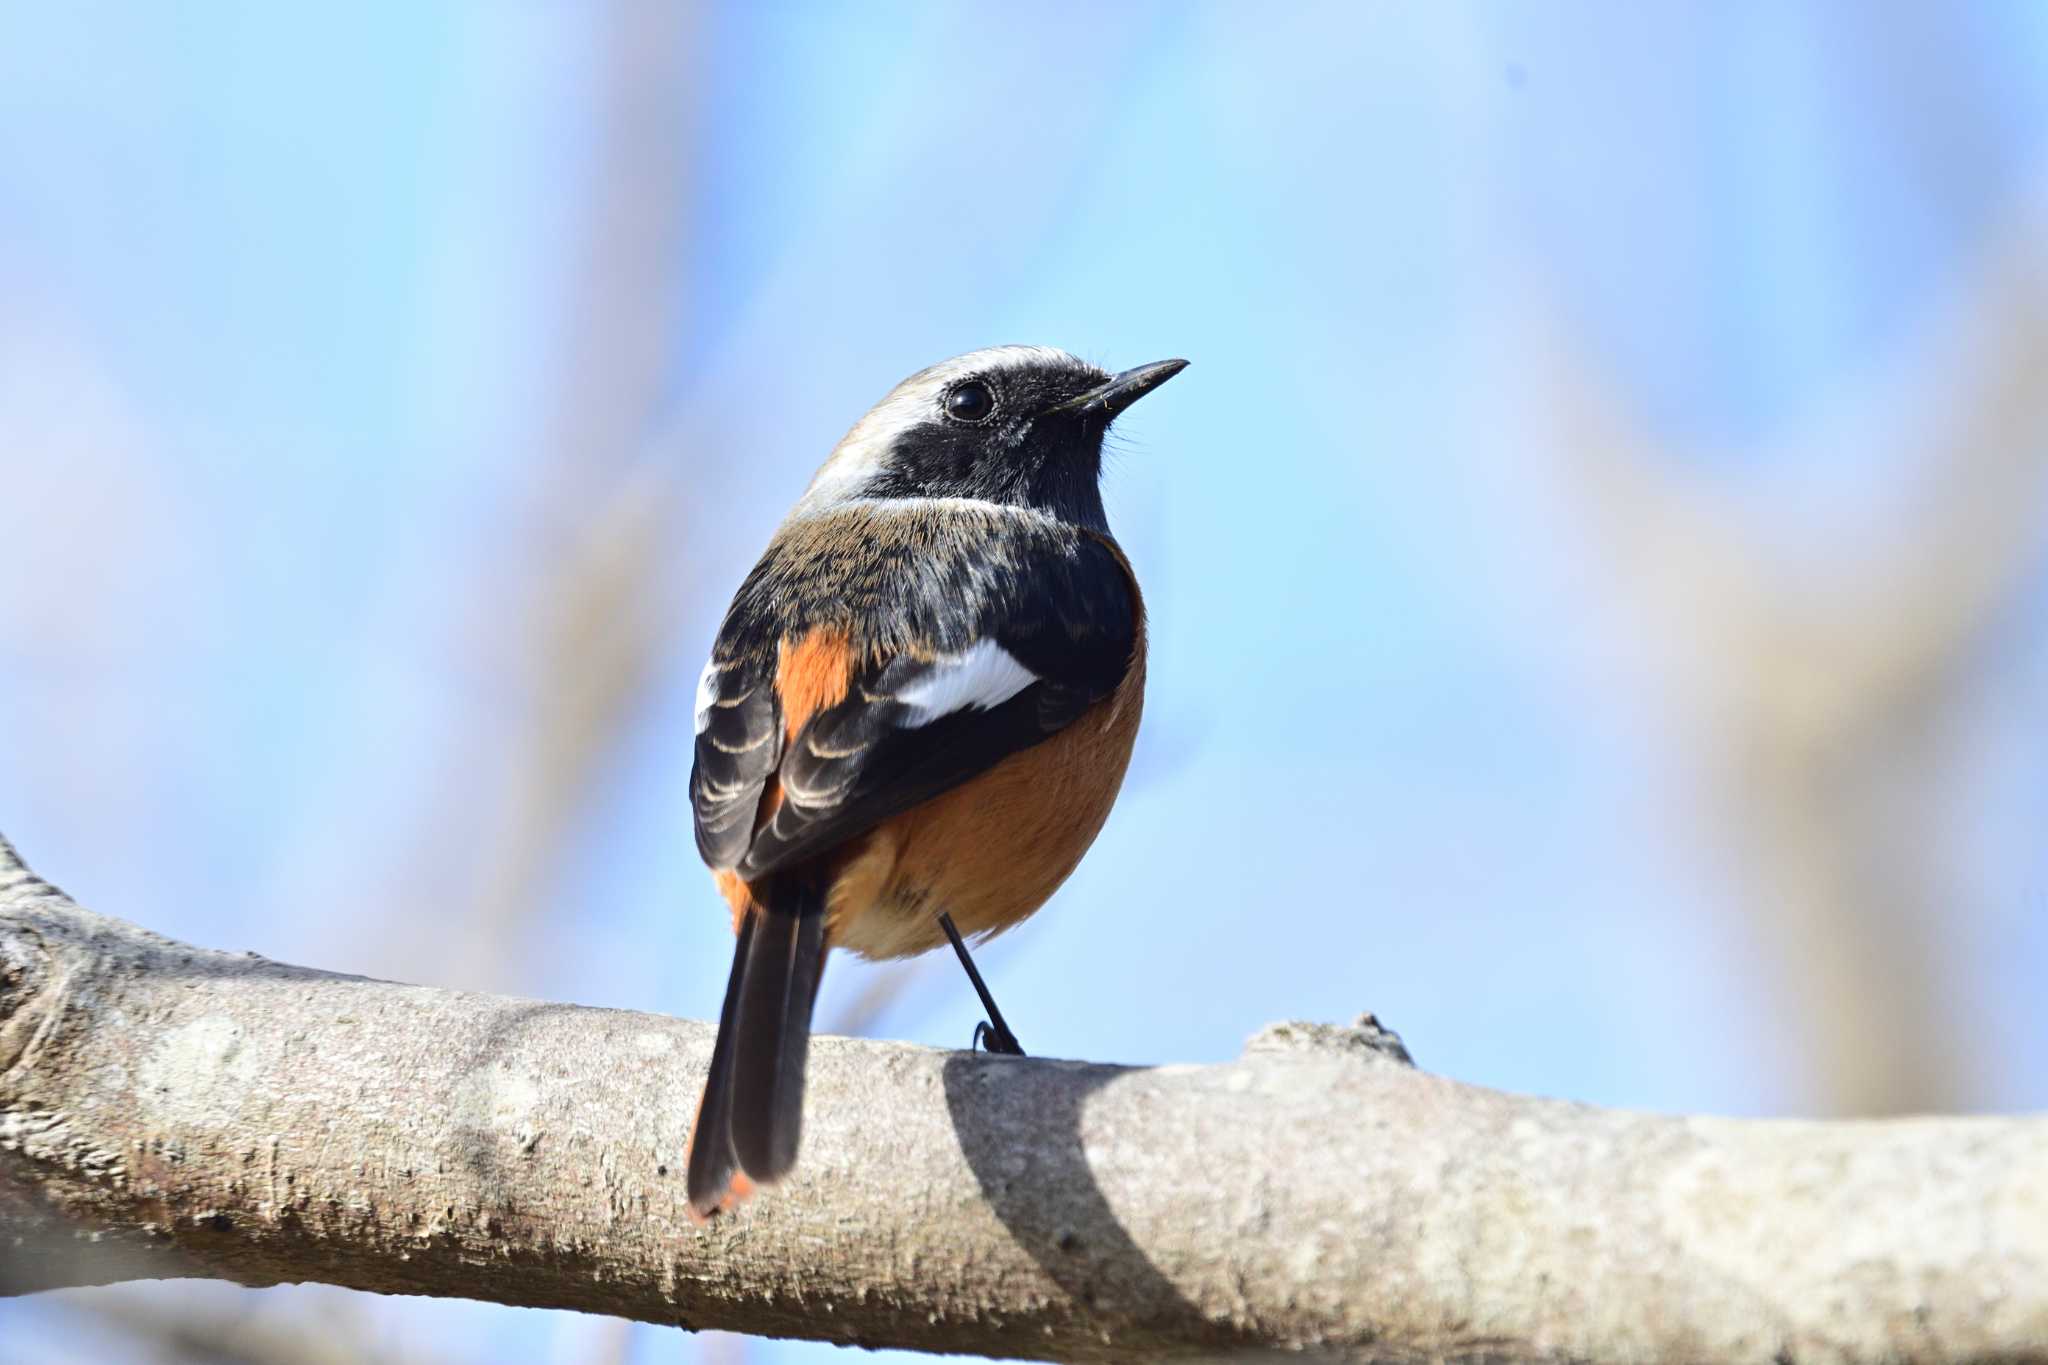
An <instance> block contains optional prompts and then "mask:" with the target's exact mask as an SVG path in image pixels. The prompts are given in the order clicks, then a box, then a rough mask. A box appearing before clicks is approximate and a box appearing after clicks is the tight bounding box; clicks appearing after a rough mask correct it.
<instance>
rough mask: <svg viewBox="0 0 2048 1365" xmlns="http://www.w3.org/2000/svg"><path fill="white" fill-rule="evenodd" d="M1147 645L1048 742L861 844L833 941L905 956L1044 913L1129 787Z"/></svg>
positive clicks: (834, 900) (837, 898) (843, 871)
mask: <svg viewBox="0 0 2048 1365" xmlns="http://www.w3.org/2000/svg"><path fill="white" fill-rule="evenodd" d="M1144 696H1145V651H1144V642H1143V639H1142V637H1141V638H1140V641H1139V644H1138V649H1137V651H1136V654H1135V656H1134V657H1133V659H1132V660H1131V667H1130V671H1129V672H1128V673H1126V674H1125V675H1124V680H1123V682H1122V683H1120V684H1119V685H1118V687H1117V690H1116V691H1115V692H1114V693H1112V694H1110V696H1108V697H1107V698H1105V699H1104V700H1102V701H1100V702H1097V703H1096V704H1095V705H1094V706H1092V707H1090V708H1089V709H1088V710H1087V711H1086V712H1085V713H1083V714H1082V716H1081V718H1080V719H1079V720H1076V721H1075V722H1074V723H1073V724H1072V725H1069V726H1068V727H1067V728H1066V729H1064V730H1062V731H1060V732H1059V733H1058V734H1056V735H1054V736H1053V737H1052V738H1051V739H1048V740H1046V741H1045V742H1044V743H1042V744H1036V745H1033V746H1032V747H1031V748H1029V749H1025V750H1023V751H1021V752H1019V753H1014V754H1011V755H1010V756H1009V757H1008V758H1006V759H1004V760H1003V761H1002V762H1000V763H998V764H996V765H995V766H994V767H993V768H990V769H989V770H988V771H987V772H986V773H983V774H982V775H981V776H979V777H977V778H975V779H974V780H972V781H971V782H967V783H963V784H962V785H960V786H958V787H955V788H954V789H953V790H952V791H949V792H946V793H944V794H943V795H940V796H936V797H934V798H932V799H931V800H930V801H927V802H925V803H924V804H923V805H920V806H914V807H912V808H911V809H910V810H907V811H905V812H904V813H903V814H901V815H898V816H896V817H894V818H893V819H890V820H888V821H885V822H884V823H883V824H881V825H879V826H877V827H876V828H874V829H873V830H870V831H869V832H868V833H867V834H865V835H863V836H861V838H860V839H858V840H856V841H855V842H854V843H853V845H851V846H850V847H849V848H848V849H847V853H846V858H845V861H844V862H842V863H841V864H840V867H839V871H838V875H837V876H836V877H835V878H834V880H833V887H832V893H831V900H830V915H829V918H828V919H827V921H826V926H827V928H826V932H827V935H828V941H829V942H831V943H832V944H833V945H834V946H835V947H841V948H850V949H852V950H853V951H854V952H856V953H859V954H860V955H861V956H862V957H878V958H879V957H906V956H909V955H910V954H912V953H921V952H924V951H926V950H927V949H930V948H936V947H938V946H939V944H941V943H943V942H945V937H944V935H943V933H942V932H941V931H940V929H939V924H938V914H939V912H940V911H941V910H945V911H950V912H951V913H952V916H953V923H954V924H955V925H956V926H958V928H959V929H960V932H961V933H963V934H993V933H998V932H1000V931H1002V930H1004V929H1007V928H1009V927H1010V926H1011V925H1013V924H1016V923H1017V922H1018V921H1020V920H1022V919H1024V918H1025V917H1026V916H1027V915H1029V914H1030V913H1031V912H1032V911H1034V910H1036V909H1037V908H1038V907H1039V906H1041V905H1043V904H1045V902H1046V901H1047V899H1049V898H1050V897H1051V895H1052V893H1053V892H1055V891H1057V890H1058V889H1059V886H1060V883H1061V882H1064V881H1065V880H1066V879H1067V877H1068V876H1069V875H1070V874H1071V873H1072V872H1073V870H1074V869H1075V868H1076V867H1077V866H1079V865H1080V862H1081V856H1082V855H1083V854H1085V853H1086V852H1087V851H1088V846H1089V845H1090V844H1092V843H1094V842H1095V836H1096V835H1097V834H1098V833H1099V832H1101V829H1102V823H1103V821H1105V820H1107V819H1108V818H1109V808H1110V807H1111V806H1112V805H1114V804H1115V803H1116V795H1117V791H1118V789H1119V788H1121V787H1122V786H1123V780H1124V769H1125V768H1126V767H1128V766H1129V764H1130V759H1131V745H1132V744H1133V743H1134V742H1135V741H1136V739H1137V736H1138V717H1139V713H1140V711H1141V710H1142V709H1143V706H1144Z"/></svg>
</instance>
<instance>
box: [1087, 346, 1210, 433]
mask: <svg viewBox="0 0 2048 1365" xmlns="http://www.w3.org/2000/svg"><path fill="white" fill-rule="evenodd" d="M1187 367H1188V363H1187V361H1185V360H1155V361H1153V362H1152V363H1151V364H1150V365H1140V366H1138V367H1137V368H1136V369H1132V370H1125V371H1124V372H1123V373H1122V374H1120V375H1117V376H1116V377H1115V378H1113V379H1111V380H1110V381H1109V382H1108V383H1106V384H1102V385H1099V386H1097V387H1095V388H1092V389H1090V390H1089V391H1088V392H1086V393H1084V394H1082V395H1081V396H1080V397H1079V398H1076V399H1073V400H1072V401H1071V402H1068V403H1063V404H1061V406H1062V407H1064V408H1066V409H1068V410H1070V411H1074V412H1081V413H1085V414H1087V415H1089V416H1094V415H1096V414H1100V415H1101V417H1102V420H1103V421H1105V422H1108V421H1112V420H1114V419H1115V417H1116V415H1117V414H1118V413H1120V412H1122V411H1123V410H1124V409H1125V408H1127V407H1129V406H1130V405H1131V404H1133V403H1135V402H1137V401H1138V400H1139V399H1140V398H1143V397H1144V396H1145V395H1146V394H1148V393H1150V392H1152V390H1154V389H1156V388H1158V387H1159V386H1160V385H1161V384H1164V383H1165V382H1166V381H1167V380H1169V379H1171V378H1173V377H1174V376H1175V375H1177V374H1179V373H1180V372H1181V371H1182V370H1185V369H1186V368H1187Z"/></svg>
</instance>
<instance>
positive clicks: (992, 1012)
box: [939, 910, 1024, 1057]
mask: <svg viewBox="0 0 2048 1365" xmlns="http://www.w3.org/2000/svg"><path fill="white" fill-rule="evenodd" d="M939 927H940V928H941V929H944V930H945V931H946V938H947V940H948V941H949V942H951V943H952V945H953V951H954V952H956V953H958V954H959V955H960V965H961V966H963V967H965V968H966V969H967V979H968V980H969V981H971V982H973V983H974V993H975V994H976V995H978V996H980V997H981V1007H982V1008H983V1009H985V1010H987V1011H988V1019H987V1020H986V1021H985V1022H983V1023H979V1024H976V1025H975V1026H974V1043H973V1046H975V1047H981V1046H983V1045H986V1046H987V1047H988V1050H989V1051H990V1052H999V1053H1002V1054H1003V1055H1004V1056H1008V1057H1022V1056H1023V1055H1024V1049H1023V1047H1022V1046H1021V1045H1019V1043H1018V1042H1017V1035H1016V1034H1014V1033H1012V1032H1010V1026H1009V1025H1008V1024H1006V1023H1004V1022H1003V1012H1002V1011H1001V1010H999V1009H997V1008H996V998H995V997H994V996H992V995H990V994H989V993H988V985H987V983H985V982H984V981H983V980H982V979H981V973H980V972H979V971H977V970H976V969H975V966H974V959H973V958H971V957H969V956H968V955H967V943H966V941H965V940H964V939H962V938H961V937H960V931H959V930H958V929H955V928H954V927H953V916H952V914H951V912H949V911H945V910H941V911H940V912H939Z"/></svg>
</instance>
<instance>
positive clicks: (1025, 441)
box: [687, 346, 1187, 1218]
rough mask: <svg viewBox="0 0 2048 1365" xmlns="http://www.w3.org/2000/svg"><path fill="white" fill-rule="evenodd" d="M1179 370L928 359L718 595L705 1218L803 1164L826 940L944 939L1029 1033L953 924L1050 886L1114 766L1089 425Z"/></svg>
mask: <svg viewBox="0 0 2048 1365" xmlns="http://www.w3.org/2000/svg"><path fill="white" fill-rule="evenodd" d="M1186 364H1187V362H1186V361H1184V360H1162V361H1159V362H1158V363H1156V364H1152V365H1141V366H1139V367H1138V368H1137V369H1134V370H1126V371H1124V372H1123V373H1122V374H1117V375H1111V374H1109V373H1107V372H1106V371H1104V370H1101V369H1098V368H1097V367H1096V366H1093V365H1090V364H1088V363H1087V362H1085V361H1082V360H1079V359H1076V358H1075V357H1074V356H1071V355H1068V354H1067V353H1065V352H1064V351H1057V350H1051V349H1048V348H1045V347H1038V346H998V347H993V348H991V349H988V350H982V351H974V352H971V353H969V354H967V355H963V356H959V357H957V358H955V359H953V360H948V361H945V362H944V363H942V364H938V365H934V366H932V367H931V368H930V369H926V370H920V371H919V372H918V373H916V374H914V375H912V376H911V377H910V378H908V379H906V380H904V381H903V382H902V383H901V384H898V385H897V386H896V387H895V388H894V389H893V390H891V391H890V393H889V396H888V397H886V398H884V399H883V400H882V401H881V402H880V403H878V404H876V405H875V407H874V408H873V409H872V410H870V411H869V413H868V414H867V416H865V417H863V418H861V420H860V421H859V422H858V423H856V424H855V425H854V428H853V430H851V431H849V432H848V433H847V434H846V436H845V438H844V439H843V440H841V441H840V442H839V444H838V446H836V447H835V448H834V449H833V451H832V454H831V456H830V457H829V458H828V459H827V460H826V461H825V463H824V464H823V466H821V467H820V468H819V470H818V473H817V475H816V477H815V478H813V479H812V480H811V484H810V487H809V488H808V489H807V490H806V491H805V493H804V495H803V497H802V498H801V499H799V500H798V502H797V504H796V507H795V508H794V510H792V511H791V512H790V514H789V516H788V518H787V519H786V520H785V521H784V522H783V523H782V526H781V528H780V529H778V530H777V531H776V533H775V537H774V539H773V540H771V541H770V542H769V544H768V549H767V551H766V553H764V554H763V555H762V556H761V560H760V562H759V563H758V564H756V565H755V566H754V570H753V572H752V573H750V574H748V575H747V578H746V581H745V582H743V583H742V584H741V585H740V589H739V592H738V593H737V594H736V595H735V596H734V597H733V601H732V606H731V607H730V608H729V609H728V610H727V611H726V614H725V620H724V623H723V624H722V625H721V626H720V627H719V631H718V639H717V642H716V643H715V644H714V645H713V646H712V650H711V661H710V663H709V664H708V665H706V667H705V669H704V675H703V678H702V680H701V681H700V682H699V683H698V687H697V717H696V719H697V742H696V762H695V765H694V767H693V768H692V771H691V774H690V795H691V800H692V804H693V806H694V810H695V816H696V827H697V849H698V852H700V853H701V854H702V855H703V857H704V861H705V862H706V863H707V864H709V865H710V867H711V869H712V872H713V874H714V876H715V878H716V880H717V883H718V887H719V890H720V891H721V892H722V893H723V894H724V896H725V899H726V901H727V902H728V903H729V904H730V905H731V907H732V913H733V928H734V931H735V933H736V935H737V937H738V943H737V945H736V946H735V948H734V950H733V963H732V976H731V978H730V980H729V981H728V983H727V985H726V988H725V1005H724V1008H723V1009H722V1010H721V1011H720V1013H719V1017H718V1041H717V1044H716V1046H715V1048H714V1049H713V1051H712V1056H711V1068H710V1072H709V1074H708V1076H707V1077H706V1079H705V1082H704V1096H703V1099H702V1100H701V1101H699V1103H698V1108H697V1121H696V1124H695V1125H694V1127H693V1128H692V1130H691V1133H690V1154H689V1160H688V1163H687V1167H688V1180H687V1184H688V1191H689V1201H690V1209H691V1212H692V1213H693V1214H695V1215H696V1216H697V1217H699V1218H708V1217H710V1216H711V1215H712V1214H713V1213H715V1212H717V1211H719V1210H720V1209H724V1208H729V1207H731V1206H732V1204H734V1203H735V1202H737V1201H738V1200H740V1199H742V1198H745V1197H746V1196H747V1194H748V1193H750V1192H751V1190H752V1189H753V1187H754V1186H755V1185H757V1184H763V1183H767V1182H770V1181H773V1180H776V1179H779V1178H780V1177H782V1176H783V1175H785V1174H787V1173H788V1171H789V1169H790V1167H791V1166H792V1165H793V1164H794V1163H795V1161H796V1154H797V1142H798V1137H799V1134H800V1131H801V1127H802V1119H803V1095H804V1065H805V1060H806V1058H807V1056H808V1054H809V1049H810V1031H811V1007H812V1004H813V1003H814V1001H815V1000H816V998H817V992H818V980H819V975H820V973H821V972H822V970H823V968H824V961H825V952H826V949H827V948H829V947H841V948H848V949H851V950H852V951H854V952H856V953H858V954H860V955H861V956H863V957H870V958H892V957H904V956H908V955H910V954H912V953H921V952H923V951H925V950H926V949H928V948H934V947H937V946H938V945H939V944H940V943H943V942H946V941H947V940H948V939H950V940H951V941H952V943H953V946H954V948H955V950H956V951H957V952H958V953H959V954H960V959H961V962H962V964H963V965H964V966H965V967H966V968H967V971H968V974H969V976H970V978H971V979H972V980H973V982H974V986H975V989H976V990H977V991H979V992H981V997H982V1002H983V1004H984V1006H985V1007H986V1008H987V1009H988V1011H989V1014H990V1017H991V1023H990V1024H989V1025H987V1026H985V1028H986V1029H987V1032H988V1035H989V1037H990V1040H991V1047H992V1049H993V1050H1000V1051H1011V1052H1021V1051H1022V1049H1021V1048H1019V1047H1018V1046H1017V1044H1016V1041H1015V1039H1014V1037H1012V1036H1011V1035H1010V1033H1009V1030H1008V1028H1007V1026H1006V1025H1005V1024H1004V1023H1003V1019H1002V1016H1001V1014H1000V1013H999V1012H997V1011H996V1009H995V1005H994V1001H993V1000H991V999H989V997H988V994H987V990H986V988H985V987H984V986H983V985H982V983H981V979H980V975H979V974H978V973H977V972H975V970H974V965H973V960H972V959H971V958H970V957H969V956H968V954H967V950H966V947H965V945H964V944H963V943H962V941H961V933H962V932H964V933H966V934H969V935H973V934H983V935H987V934H994V933H996V932H998V931H1000V930H1003V929H1006V928H1008V927H1009V926H1011V925H1013V924H1015V923H1017V922H1018V921H1019V920H1021V919H1023V918H1024V917H1025V916H1026V915H1029V914H1030V913H1031V912H1032V911H1034V910H1036V909H1037V908H1038V907H1039V906H1040V905H1042V904H1044V903H1045V901H1046V898H1047V897H1049V896H1051V895H1052V893H1053V892H1054V890H1056V889H1057V888H1058V887H1059V885H1060V883H1061V882H1063V881H1065V880H1066V878H1067V875H1068V874H1069V873H1071V872H1072V871H1073V870H1074V868H1075V866H1076V865H1077V864H1079V862H1080V861H1081V855H1082V854H1084V853H1085V852H1087V850H1088V846H1089V845H1090V844H1091V843H1093V842H1094V840H1095V835H1096V833H1097V832H1098V831H1099V830H1100V829H1101V828H1102V822H1103V821H1104V820H1105V819H1106V818H1108V815H1109V808H1110V806H1111V804H1112V803H1114V802H1115V800H1116V794H1117V789H1118V787H1119V786H1121V785H1122V783H1123V776H1124V768H1125V766H1126V765H1127V764H1128V762H1129V760H1130V756H1131V744H1132V741H1133V740H1134V739H1135V738H1136V737H1137V731H1138V713H1139V709H1140V706H1141V704H1142V696H1143V691H1144V681H1145V612H1144V606H1143V604H1142V602H1141V601H1140V599H1139V596H1138V585H1137V582H1136V580H1135V579H1134V578H1133V577H1132V576H1131V566H1130V563H1129V561H1127V560H1126V559H1125V558H1124V554H1123V551H1122V550H1121V549H1119V548H1118V547H1117V543H1116V541H1115V539H1114V538H1113V537H1112V536H1111V535H1110V533H1109V523H1108V520H1107V518H1106V517H1105V516H1104V513H1103V508H1102V492H1101V487H1100V476H1101V471H1102V438H1103V434H1104V433H1105V432H1106V431H1107V430H1108V428H1109V424H1110V423H1111V422H1112V421H1114V420H1116V417H1117V415H1118V414H1119V413H1121V412H1122V411H1123V410H1124V409H1125V408H1127V407H1129V406H1130V405H1131V404H1132V403H1134V402H1136V401H1137V400H1138V399H1140V398H1142V397H1143V396H1144V395H1146V394H1147V393H1150V392H1151V391H1152V390H1153V389H1155V388H1157V387H1158V386H1159V385H1161V384H1163V383H1165V382H1166V381H1167V380H1168V379H1171V378H1172V377H1173V376H1174V375H1176V374H1178V373H1179V372H1180V371H1181V370H1182V369H1183V368H1184V367H1185V366H1186ZM982 1033H983V1030H981V1029H977V1030H976V1039H977V1040H979V1039H980V1038H981V1036H982Z"/></svg>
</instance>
